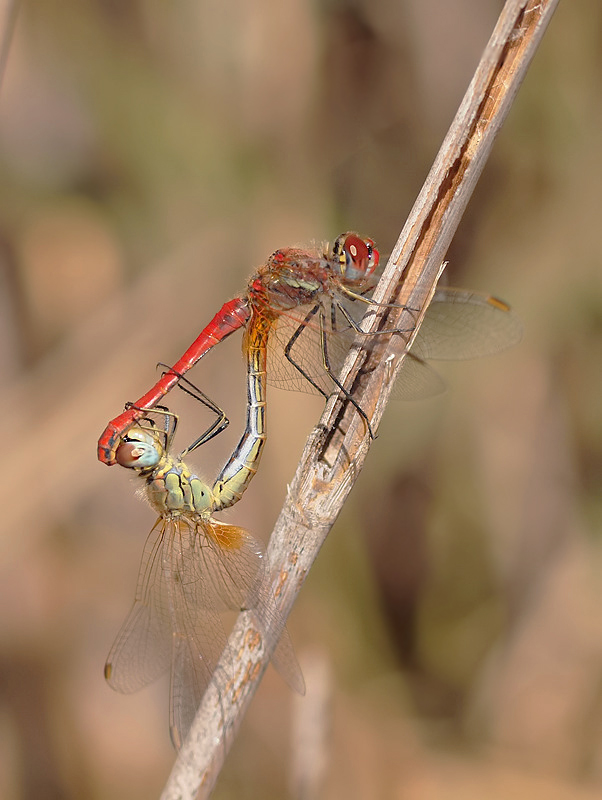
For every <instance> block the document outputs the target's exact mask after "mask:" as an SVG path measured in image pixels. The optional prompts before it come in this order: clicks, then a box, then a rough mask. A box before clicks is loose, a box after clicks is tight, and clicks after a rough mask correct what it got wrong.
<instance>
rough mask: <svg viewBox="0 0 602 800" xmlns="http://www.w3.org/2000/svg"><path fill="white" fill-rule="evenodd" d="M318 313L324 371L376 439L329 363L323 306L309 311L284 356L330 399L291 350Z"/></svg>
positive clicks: (368, 421) (364, 417)
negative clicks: (296, 359)
mask: <svg viewBox="0 0 602 800" xmlns="http://www.w3.org/2000/svg"><path fill="white" fill-rule="evenodd" d="M318 311H319V312H320V340H321V345H322V348H321V349H322V363H323V365H324V370H325V372H326V374H327V375H328V377H329V378H330V379H331V380H332V382H333V383H334V384H335V386H336V387H337V389H339V391H341V392H342V393H343V394H344V395H345V397H346V398H347V400H349V402H350V403H352V405H353V406H355V408H356V409H357V412H358V414H359V415H360V416H361V417H362V419H363V420H364V422H365V423H366V425H367V426H368V431H369V433H370V438H371V439H374V438H375V437H374V433H373V431H372V426H371V425H370V420H369V419H368V416H367V414H366V412H365V411H364V409H363V408H362V407H361V406H360V404H359V403H358V402H357V400H354V399H353V397H352V396H351V395H350V394H349V392H348V391H347V389H345V387H344V386H343V385H342V383H341V382H340V381H339V380H338V379H337V377H336V376H335V374H334V372H333V371H332V368H331V366H330V362H329V359H328V350H327V348H326V332H325V330H324V312H323V310H322V308H321V306H320V305H319V304H318V305H315V306H313V308H311V309H310V310H309V311H308V313H307V314H306V315H305V319H304V320H303V322H302V323H301V324H300V325H299V327H298V328H297V330H296V331H295V332H294V334H293V335H292V336H291V338H290V339H289V340H288V343H287V345H286V347H285V348H284V355H285V356H286V358H287V359H288V361H289V362H290V363H291V364H292V365H293V367H295V369H296V370H298V371H299V372H300V373H301V375H303V377H304V378H305V380H306V381H308V382H309V383H311V385H312V386H313V387H314V389H317V390H318V392H320V394H321V395H322V396H323V397H326V398H327V397H328V394H327V393H326V392H325V391H324V389H322V387H321V386H318V384H317V383H316V382H315V381H314V379H313V378H312V377H311V376H310V375H308V373H307V372H306V371H305V370H304V369H303V367H302V366H301V364H298V363H297V362H296V361H295V360H294V358H293V356H292V354H291V349H292V347H293V345H294V344H295V342H296V341H297V339H298V338H299V336H300V335H301V333H302V332H303V331H304V330H305V328H306V327H307V325H308V324H309V322H310V320H311V318H312V317H314V316H315V315H316V314H317V312H318Z"/></svg>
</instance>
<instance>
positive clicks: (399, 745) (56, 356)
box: [0, 0, 602, 800]
mask: <svg viewBox="0 0 602 800" xmlns="http://www.w3.org/2000/svg"><path fill="white" fill-rule="evenodd" d="M501 6H502V3H501V2H500V0H397V1H396V2H392V1H391V0H314V2H307V0H289V2H287V3H276V2H273V1H272V2H270V1H269V0H228V2H222V3H210V2H205V1H204V0H176V1H175V2H171V3H169V4H166V3H161V2H158V0H130V2H127V3H123V2H122V3H119V2H111V1H110V0H78V1H77V2H74V1H72V0H63V2H61V3H51V2H46V3H34V2H29V0H24V2H21V3H20V4H19V13H18V18H17V22H16V27H15V31H14V37H13V41H12V45H11V48H10V53H9V58H8V63H7V67H6V72H5V76H4V81H3V85H2V91H1V93H0V175H1V180H0V286H1V289H0V380H1V382H2V399H3V412H2V415H1V418H0V419H1V422H0V424H1V426H2V443H3V459H2V474H1V479H0V497H1V498H2V506H1V507H2V515H1V520H0V796H2V797H3V798H6V799H7V800H17V799H18V800H22V799H23V800H28V799H29V798H38V799H40V798H67V799H70V798H94V799H95V800H96V799H97V800H104V799H105V798H115V797H127V798H131V799H132V800H136V799H137V798H149V797H157V796H158V795H159V793H160V790H161V787H162V785H163V783H164V781H165V779H166V776H167V774H168V772H169V770H170V768H171V765H172V762H173V759H174V752H173V750H172V749H171V745H170V742H169V736H168V724H167V696H168V685H167V681H160V682H158V683H157V684H156V685H153V686H152V687H149V688H148V689H146V690H144V691H143V692H140V693H139V694H137V695H132V696H123V695H118V694H116V693H114V692H112V691H111V689H109V687H108V686H107V685H106V683H105V681H104V679H103V673H102V668H103V664H104V660H105V658H106V655H107V653H108V650H109V648H110V645H111V643H112V641H113V638H114V636H115V635H116V633H117V631H118V628H119V626H120V624H121V622H122V620H123V618H124V617H125V615H126V613H127V611H128V609H129V606H130V603H131V601H132V599H133V594H134V589H135V585H136V577H137V571H138V564H139V559H140V556H141V553H142V548H143V544H144V541H145V538H146V535H147V533H148V531H149V530H150V527H151V525H152V523H153V521H154V517H153V513H152V512H151V510H150V509H149V508H148V507H147V506H145V505H144V503H141V502H139V500H138V499H137V498H136V497H135V496H134V490H135V488H136V486H135V482H134V480H133V478H132V476H130V475H128V474H127V473H126V472H125V471H124V470H121V469H120V468H118V467H115V468H112V469H107V468H106V467H105V466H103V465H101V464H99V463H98V462H97V460H96V440H97V438H98V436H99V434H100V432H101V431H102V429H103V428H104V426H105V424H106V423H107V421H108V420H109V419H111V418H112V417H114V416H115V415H116V414H117V413H118V412H119V411H120V410H121V409H122V408H123V405H124V403H125V401H127V400H134V399H136V398H137V397H139V396H140V395H141V394H142V392H143V391H145V390H146V389H147V388H148V387H149V386H150V385H151V383H154V380H155V377H156V375H157V372H156V369H155V365H156V363H157V362H158V361H169V362H172V361H173V360H175V359H176V358H177V357H178V356H179V355H180V354H181V352H182V351H183V350H184V349H185V347H186V346H188V344H189V343H190V342H191V341H192V340H193V338H195V336H196V335H197V333H198V332H199V331H200V329H201V328H202V327H203V326H204V325H205V323H206V322H207V321H208V320H209V319H210V318H211V317H212V316H213V314H214V313H215V312H216V311H217V309H218V308H219V307H220V306H221V304H222V303H223V302H224V301H225V300H226V299H228V298H230V297H231V296H233V295H234V294H236V293H237V292H239V291H242V290H243V289H244V286H245V282H246V278H247V276H248V275H249V274H250V272H251V271H252V270H253V269H254V268H256V267H257V266H258V265H259V264H260V263H262V261H263V260H264V259H265V258H266V257H267V255H268V254H269V253H271V252H272V251H273V250H274V249H276V248H277V247H281V246H287V245H292V244H296V243H307V242H311V241H312V240H317V241H321V240H323V239H325V240H328V239H332V238H333V237H334V236H335V235H336V234H338V233H339V232H340V231H342V230H346V229H350V228H351V229H355V230H358V231H361V232H362V233H364V234H366V235H370V236H372V237H373V238H374V239H375V240H376V241H377V243H378V245H379V247H380V249H381V252H385V253H386V252H387V251H388V250H390V249H391V248H392V246H393V244H394V242H395V240H396V238H397V236H398V234H399V231H400V229H401V227H402V224H403V222H404V220H405V217H406V214H407V212H408V211H409V209H410V207H411V205H412V203H413V201H414V199H415V197H416V194H417V192H418V190H419V189H420V186H421V184H422V181H423V180H424V178H425V176H426V174H427V171H428V169H429V168H430V165H431V163H432V160H433V159H434V157H435V154H436V152H437V150H438V148H439V145H440V143H441V141H442V139H443V136H444V134H445V132H446V130H447V127H448V125H449V124H450V122H451V120H452V117H453V115H454V113H455V111H456V108H457V105H458V103H459V101H460V100H461V98H462V96H463V94H464V91H465V89H466V87H467V85H468V82H469V80H470V78H471V76H472V73H473V70H474V68H475V66H476V64H477V62H478V59H479V56H480V54H481V52H482V50H483V48H484V46H485V44H486V42H487V39H488V38H489V35H490V33H491V30H492V29H493V26H494V24H495V21H496V19H497V15H498V13H499V11H500V9H501ZM601 53H602V6H601V5H600V4H599V3H598V2H597V0H573V2H571V3H568V2H564V3H560V6H559V9H558V11H557V13H556V15H555V17H554V19H553V20H552V24H551V26H550V28H549V30H548V32H547V34H546V36H545V38H544V40H543V43H542V45H541V47H540V49H539V51H538V53H537V55H536V57H535V60H534V63H533V64H532V66H531V68H530V70H529V73H528V75H527V78H526V80H525V82H524V85H523V87H522V88H521V90H520V93H519V96H518V98H517V100H516V102H515V104H514V108H513V110H512V112H511V115H510V118H509V119H508V121H507V123H506V125H505V127H504V129H503V131H502V132H501V134H500V136H499V138H498V140H497V142H496V144H495V147H494V150H493V154H492V157H491V159H490V161H489V163H488V165H487V167H486V170H485V173H484V175H483V177H482V178H481V181H480V183H479V185H478V187H477V190H476V194H475V196H474V198H473V200H472V202H471V204H470V206H469V208H468V211H467V213H466V215H465V219H464V220H463V223H462V226H461V228H460V230H459V232H458V234H457V236H456V238H455V240H454V243H453V245H452V247H451V249H450V251H449V254H448V258H449V267H448V269H447V272H446V276H445V279H446V280H447V281H448V282H449V283H450V284H453V285H458V286H464V287H467V288H472V289H479V290H484V291H489V292H492V293H494V294H496V295H498V296H500V297H503V298H505V299H506V300H508V301H509V302H510V303H511V304H512V305H513V306H514V308H515V309H516V311H517V313H518V314H519V315H520V316H521V318H522V320H523V321H524V328H525V332H524V337H523V341H522V343H521V344H520V345H519V346H518V347H516V348H514V349H513V350H511V351H508V352H507V353H504V354H502V355H499V356H496V357H492V358H490V359H485V360H482V361H478V362H465V363H460V364H451V365H446V367H445V377H446V381H447V383H448V385H449V390H448V392H447V393H446V394H445V395H443V396H442V397H438V398H435V399H433V400H429V401H427V402H424V403H420V404H418V403H414V404H401V403H397V404H392V405H391V406H390V408H389V410H388V412H387V414H386V417H385V419H384V421H383V424H382V426H381V429H380V436H379V438H378V440H377V441H376V442H375V443H374V446H373V448H372V451H371V453H370V456H369V458H368V461H367V463H366V467H365V470H364V472H363V474H362V476H361V477H360V480H359V481H358V483H357V485H356V487H355V489H354V492H353V493H352V496H351V498H350V501H349V503H348V505H347V506H346V509H345V510H344V512H343V514H342V515H341V517H340V519H339V520H338V522H337V524H336V526H335V527H334V529H333V531H332V533H331V535H330V537H329V540H328V541H327V543H326V545H325V547H324V548H323V551H322V553H321V555H320V558H319V559H318V562H317V563H316V566H315V569H314V571H313V573H312V574H311V575H310V576H309V578H308V580H307V583H306V585H305V587H304V589H303V591H302V593H301V596H300V599H299V602H298V604H297V606H296V608H295V610H294V611H293V614H292V616H291V618H290V623H289V627H290V630H291V634H292V637H293V640H294V642H295V645H296V648H297V651H298V654H299V657H300V660H301V661H302V663H304V664H305V669H306V674H307V677H308V696H307V697H306V699H305V700H303V701H301V703H302V704H303V703H312V702H313V701H314V700H313V699H315V698H316V697H324V698H325V699H324V706H323V708H322V712H321V714H319V715H318V718H319V719H321V724H322V729H321V730H318V729H316V731H315V738H316V739H318V738H319V737H320V736H324V741H325V745H324V748H323V758H324V780H323V783H322V785H321V788H320V790H319V792H318V793H317V794H315V795H313V796H315V797H319V798H325V799H326V800H328V799H330V798H333V799H334V798H350V799H351V800H356V799H357V800H363V799H364V798H376V797H378V798H404V800H439V799H441V800H449V798H456V797H457V798H459V797H461V798H463V800H467V799H468V798H479V800H481V798H483V797H487V798H507V797H513V798H520V797H525V798H530V800H532V798H546V800H550V798H589V797H598V796H599V794H600V790H601V789H602V613H601V611H602V555H601V553H600V527H601V523H602V502H601V497H600V478H601V475H602V415H601V414H600V405H601V400H602V369H601V368H600V365H601V362H602V281H601V280H600V264H599V262H600V258H601V256H602V245H601V244H600V221H599V220H600V186H601V185H602V148H601V147H600V142H601V141H602V107H601V105H600V102H599V100H600V96H601V95H602V85H601V84H602V56H601ZM191 377H192V379H193V380H194V381H195V382H197V383H198V384H199V385H200V386H201V387H202V388H203V389H204V390H205V391H207V392H208V393H209V394H210V395H211V396H212V397H213V398H214V399H215V400H216V401H217V402H219V403H220V405H221V406H222V407H224V408H225V409H226V411H227V413H228V415H229V417H230V419H231V425H230V428H229V430H228V431H227V432H226V433H225V434H224V435H222V436H220V437H219V438H218V439H217V440H216V441H214V442H213V443H211V445H208V446H206V447H204V448H202V450H201V451H200V452H198V453H197V454H196V456H195V458H194V459H192V461H193V464H194V465H195V466H196V467H197V468H198V469H199V470H200V471H201V473H202V474H203V475H205V476H206V477H207V478H209V479H212V478H214V477H215V475H216V474H217V471H218V470H219V468H220V467H221V465H222V464H223V463H224V461H225V459H226V457H227V455H228V453H229V452H230V450H231V448H232V447H233V446H234V445H235V443H236V442H237V441H238V437H239V434H240V431H241V429H242V426H243V420H244V399H245V394H244V375H243V364H242V361H241V357H240V337H239V336H235V337H233V338H232V340H230V341H228V342H226V343H224V344H222V345H220V347H219V348H217V349H216V351H214V352H213V353H212V354H210V356H208V357H207V358H206V359H203V361H202V363H201V364H200V365H199V367H198V368H197V369H196V370H195V371H194V373H192V376H191ZM170 402H171V401H170ZM179 404H181V405H179ZM172 406H173V407H174V408H175V409H176V410H178V409H185V408H189V407H187V406H186V405H185V403H184V400H183V399H182V398H179V397H174V398H173V403H172ZM321 408H322V403H321V402H320V400H319V399H318V398H313V397H310V396H308V395H295V394H293V393H290V394H289V393H285V392H281V391H278V390H271V391H270V408H269V430H270V437H269V440H268V444H267V447H266V451H265V455H264V457H263V463H262V466H261V469H260V471H259V474H258V476H257V478H256V480H255V481H254V482H253V484H252V486H251V488H250V489H249V491H248V493H247V495H246V496H245V498H244V500H243V502H241V503H240V504H239V505H238V506H237V507H236V508H234V509H233V510H232V511H231V512H230V513H229V514H228V515H227V517H226V518H227V519H229V520H231V521H233V522H237V523H238V524H242V525H244V526H245V527H247V528H248V529H249V530H250V531H252V532H253V533H254V534H255V535H257V536H258V537H260V538H262V539H263V540H264V541H265V540H266V539H267V537H268V536H269V532H270V530H271V527H272V525H273V522H274V521H275V519H276V516H277V514H278V510H279V508H280V505H281V503H282V501H283V498H284V495H285V491H286V485H287V482H288V481H289V480H290V478H291V477H292V475H293V473H294V470H295V466H296V463H297V460H298V458H299V456H300V453H301V449H302V446H303V442H304V440H305V438H306V436H307V434H308V433H309V431H310V430H311V428H312V426H313V424H315V422H316V420H317V419H318V416H319V414H320V411H321ZM190 409H191V410H190V411H183V414H184V419H183V424H182V435H181V438H180V439H179V442H178V444H179V445H180V446H181V447H183V446H185V445H186V444H188V443H189V441H190V439H191V438H192V436H193V435H194V434H195V432H198V431H199V430H200V429H202V427H203V426H204V424H205V422H206V420H205V419H203V418H202V415H201V412H200V411H199V409H198V408H196V409H192V408H191V407H190ZM291 420H294V424H291ZM328 675H329V676H330V677H327V676H328ZM314 676H318V677H316V678H314ZM319 676H322V677H321V678H320V677H319ZM312 698H313V699H312ZM298 713H299V705H298V704H297V703H295V702H293V698H292V697H291V695H290V693H289V690H288V689H287V688H286V686H285V685H284V684H283V683H282V681H281V680H280V679H279V677H278V676H277V675H275V674H274V673H273V671H272V670H269V671H268V673H267V675H266V678H265V680H264V683H263V685H262V687H261V689H260V691H259V693H258V695H257V697H256V698H255V700H254V702H253V704H252V707H251V710H250V713H249V714H248V716H247V718H246V720H245V722H244V724H243V726H242V730H241V732H240V736H239V738H238V741H237V743H236V745H235V747H234V749H233V751H232V753H231V754H230V756H229V758H228V760H227V763H226V767H225V769H224V771H223V773H222V775H221V778H220V780H219V783H218V786H217V789H216V792H215V797H216V798H223V799H224V800H226V798H234V797H236V798H244V799H245V800H246V799H247V798H248V799H249V800H251V799H252V798H265V797H270V798H286V797H291V796H295V795H294V794H292V792H291V789H290V785H291V761H292V751H293V749H294V746H293V737H292V735H291V728H292V727H293V718H294V717H295V715H296V714H298Z"/></svg>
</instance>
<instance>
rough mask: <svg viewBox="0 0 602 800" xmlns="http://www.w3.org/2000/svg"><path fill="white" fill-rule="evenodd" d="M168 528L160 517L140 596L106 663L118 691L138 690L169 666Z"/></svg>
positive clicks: (139, 587) (148, 548)
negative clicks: (165, 556)
mask: <svg viewBox="0 0 602 800" xmlns="http://www.w3.org/2000/svg"><path fill="white" fill-rule="evenodd" d="M166 528H167V523H166V521H165V520H164V519H162V518H159V519H158V520H157V522H156V523H155V525H154V526H153V529H152V530H151V532H150V534H149V536H148V538H147V540H146V545H145V548H144V554H143V556H142V563H141V565H140V572H139V575H138V585H137V588H136V599H135V601H134V605H133V607H132V609H131V611H130V613H129V614H128V616H127V618H126V620H125V622H124V623H123V625H122V627H121V630H120V631H119V633H118V634H117V638H116V639H115V642H114V644H113V646H112V648H111V652H110V653H109V656H108V658H107V663H106V664H105V677H106V679H107V681H108V683H109V685H110V686H111V687H112V688H113V689H115V690H116V691H118V692H124V693H129V692H135V691H137V690H138V689H141V688H142V687H143V686H146V685H147V684H149V683H151V682H152V681H154V680H156V679H157V678H158V677H159V676H160V675H162V674H163V673H164V672H167V670H168V669H169V665H170V661H171V636H172V626H171V618H170V613H169V589H168V586H167V585H166V582H165V576H164V574H163V569H162V548H163V543H164V539H165V537H166V535H167V536H168V535H169V534H168V532H167V531H166Z"/></svg>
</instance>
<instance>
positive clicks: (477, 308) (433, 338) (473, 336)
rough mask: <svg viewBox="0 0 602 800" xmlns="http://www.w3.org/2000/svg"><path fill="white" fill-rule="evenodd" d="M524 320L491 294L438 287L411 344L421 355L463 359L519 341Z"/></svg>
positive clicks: (489, 353) (490, 351)
mask: <svg viewBox="0 0 602 800" xmlns="http://www.w3.org/2000/svg"><path fill="white" fill-rule="evenodd" d="M521 336H522V324H521V321H520V320H519V318H518V317H517V316H516V314H514V312H513V311H512V310H511V309H510V307H509V306H507V305H506V303H504V302H503V301H502V300H498V299H497V298H495V297H491V295H486V294H479V293H478V292H469V291H466V290H464V289H451V288H442V289H437V290H436V292H435V295H434V297H433V300H432V302H431V304H430V305H429V307H428V309H427V311H426V314H425V316H424V321H423V323H422V325H421V327H420V330H419V331H418V335H417V336H416V341H415V342H414V344H413V346H412V353H413V354H414V355H415V356H418V357H419V358H422V359H429V358H433V359H442V360H446V359H463V358H477V357H478V356H487V355H492V354H493V353H499V352H500V351H501V350H504V349H505V348H507V347H511V346H512V345H514V344H516V343H517V342H519V341H520V338H521Z"/></svg>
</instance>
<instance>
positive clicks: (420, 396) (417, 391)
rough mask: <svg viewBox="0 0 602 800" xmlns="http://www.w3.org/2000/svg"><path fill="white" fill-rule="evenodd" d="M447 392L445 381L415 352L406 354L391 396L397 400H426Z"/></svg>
mask: <svg viewBox="0 0 602 800" xmlns="http://www.w3.org/2000/svg"><path fill="white" fill-rule="evenodd" d="M444 391H445V381H444V380H443V378H442V377H441V375H439V373H438V372H436V371H435V370H434V369H433V368H432V367H430V366H429V365H428V364H427V363H426V362H425V361H423V360H422V359H421V358H417V357H416V356H415V355H414V352H413V351H412V352H410V353H407V354H406V357H405V358H404V360H403V364H402V365H401V369H400V370H399V373H398V375H397V380H396V381H395V386H394V387H393V391H392V393H391V396H392V397H393V398H394V399H395V400H426V399H427V398H428V397H434V396H435V395H437V394H441V392H444Z"/></svg>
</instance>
